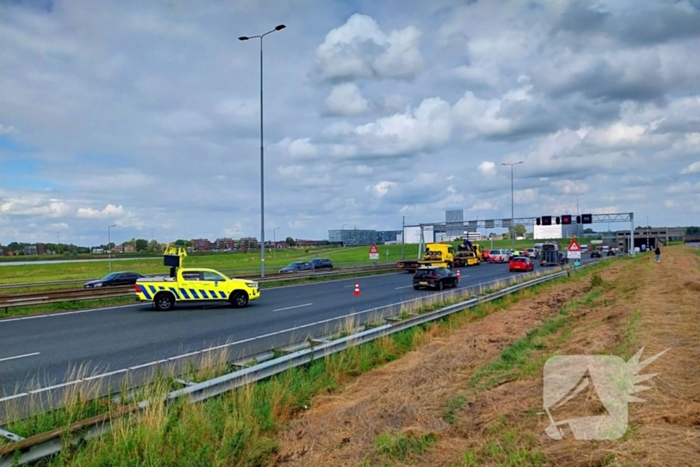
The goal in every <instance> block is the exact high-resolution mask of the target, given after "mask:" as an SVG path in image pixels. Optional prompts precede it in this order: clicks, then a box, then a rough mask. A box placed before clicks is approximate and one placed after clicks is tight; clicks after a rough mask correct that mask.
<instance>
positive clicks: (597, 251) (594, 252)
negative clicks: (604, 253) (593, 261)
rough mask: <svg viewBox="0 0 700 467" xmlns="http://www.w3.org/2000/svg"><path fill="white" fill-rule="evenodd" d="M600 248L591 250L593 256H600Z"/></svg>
mask: <svg viewBox="0 0 700 467" xmlns="http://www.w3.org/2000/svg"><path fill="white" fill-rule="evenodd" d="M600 256H601V255H600V250H593V251H591V258H600Z"/></svg>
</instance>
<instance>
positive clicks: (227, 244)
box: [214, 238, 234, 250]
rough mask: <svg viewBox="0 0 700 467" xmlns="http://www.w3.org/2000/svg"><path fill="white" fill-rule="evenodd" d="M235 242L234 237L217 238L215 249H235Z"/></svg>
mask: <svg viewBox="0 0 700 467" xmlns="http://www.w3.org/2000/svg"><path fill="white" fill-rule="evenodd" d="M233 246H234V242H233V239H232V238H217V239H216V241H214V249H215V250H233Z"/></svg>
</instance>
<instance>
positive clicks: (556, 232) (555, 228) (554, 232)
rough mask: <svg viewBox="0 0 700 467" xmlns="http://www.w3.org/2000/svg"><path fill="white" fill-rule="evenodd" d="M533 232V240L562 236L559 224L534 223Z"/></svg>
mask: <svg viewBox="0 0 700 467" xmlns="http://www.w3.org/2000/svg"><path fill="white" fill-rule="evenodd" d="M533 232H534V234H533V238H534V239H535V240H546V239H550V238H564V236H563V235H562V226H561V225H535V226H534V230H533Z"/></svg>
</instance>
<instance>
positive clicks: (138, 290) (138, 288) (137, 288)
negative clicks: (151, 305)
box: [134, 284, 141, 293]
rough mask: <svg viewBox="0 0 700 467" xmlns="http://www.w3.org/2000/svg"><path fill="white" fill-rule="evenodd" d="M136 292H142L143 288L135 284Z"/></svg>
mask: <svg viewBox="0 0 700 467" xmlns="http://www.w3.org/2000/svg"><path fill="white" fill-rule="evenodd" d="M134 290H136V292H137V293H139V292H141V287H139V285H138V284H134Z"/></svg>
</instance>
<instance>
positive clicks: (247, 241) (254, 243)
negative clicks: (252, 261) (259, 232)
mask: <svg viewBox="0 0 700 467" xmlns="http://www.w3.org/2000/svg"><path fill="white" fill-rule="evenodd" d="M238 248H239V249H241V250H254V249H256V248H258V239H257V238H255V237H246V238H241V239H240V240H239V241H238Z"/></svg>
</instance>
